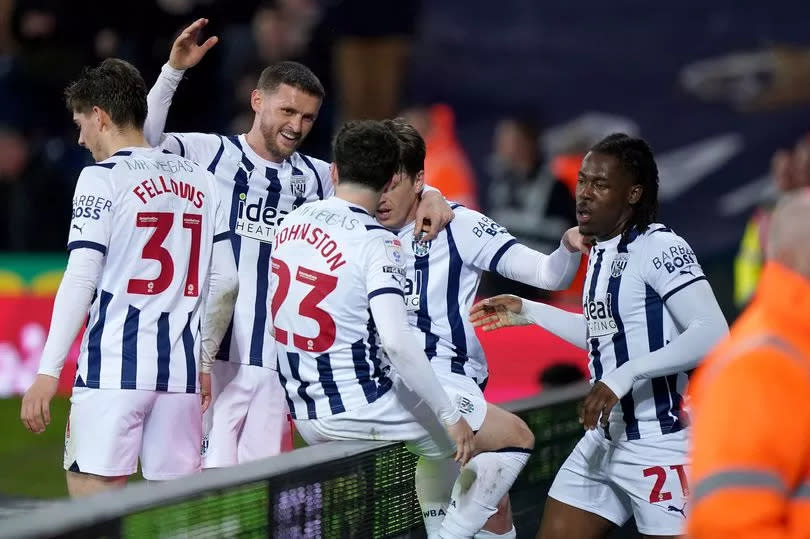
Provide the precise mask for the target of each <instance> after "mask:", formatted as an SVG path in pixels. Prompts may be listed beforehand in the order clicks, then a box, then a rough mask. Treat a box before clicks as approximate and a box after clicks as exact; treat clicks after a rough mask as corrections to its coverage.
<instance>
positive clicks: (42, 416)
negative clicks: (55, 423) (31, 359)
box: [20, 374, 59, 434]
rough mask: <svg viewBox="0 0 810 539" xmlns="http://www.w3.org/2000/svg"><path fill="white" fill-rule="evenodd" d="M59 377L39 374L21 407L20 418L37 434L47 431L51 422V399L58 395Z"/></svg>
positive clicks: (26, 393) (24, 397)
mask: <svg viewBox="0 0 810 539" xmlns="http://www.w3.org/2000/svg"><path fill="white" fill-rule="evenodd" d="M58 385H59V379H58V378H54V377H53V376H48V375H47V374H38V375H37V377H36V380H34V383H33V384H32V385H31V387H29V388H28V391H26V392H25V395H24V396H23V399H22V406H21V407H20V419H21V420H22V422H23V425H25V428H27V429H28V430H30V431H31V432H35V433H37V434H40V433H43V432H45V428H46V427H47V426H48V425H50V423H51V399H53V396H54V395H56V388H57V387H58Z"/></svg>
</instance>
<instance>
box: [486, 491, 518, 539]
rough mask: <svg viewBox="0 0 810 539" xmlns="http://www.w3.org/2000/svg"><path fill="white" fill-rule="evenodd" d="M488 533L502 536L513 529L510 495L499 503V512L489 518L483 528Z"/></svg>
mask: <svg viewBox="0 0 810 539" xmlns="http://www.w3.org/2000/svg"><path fill="white" fill-rule="evenodd" d="M483 529H484V530H486V531H488V532H492V533H495V534H498V535H502V534H504V533H506V532H508V531H509V530H511V529H512V508H511V506H510V505H509V495H508V494H507V495H505V496H504V497H503V498H501V501H499V502H498V505H497V511H496V512H495V514H494V515H492V516H491V517H489V520H487V523H486V525H485V526H484V528H483Z"/></svg>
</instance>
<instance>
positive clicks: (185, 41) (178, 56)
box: [169, 19, 219, 69]
mask: <svg viewBox="0 0 810 539" xmlns="http://www.w3.org/2000/svg"><path fill="white" fill-rule="evenodd" d="M206 24H208V19H197V20H196V21H194V22H193V23H191V24H190V25H189V26H188V27H186V28H184V29H183V31H182V32H180V35H179V36H177V39H175V40H174V44H173V45H172V51H171V52H170V53H169V65H170V66H172V67H173V68H174V69H188V68H190V67H194V66H195V65H197V64H198V63H199V61H200V60H202V57H203V56H205V53H207V52H208V51H209V50H210V49H211V47H213V46H214V45H216V44H217V42H218V41H219V38H218V37H217V36H211V37H209V38H208V39H206V40H205V41H204V42H203V43H202V45H198V44H197V40H198V39H199V37H200V32H201V31H202V29H203V28H204V27H205V25H206Z"/></svg>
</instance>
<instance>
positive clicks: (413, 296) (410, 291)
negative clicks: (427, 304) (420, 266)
mask: <svg viewBox="0 0 810 539" xmlns="http://www.w3.org/2000/svg"><path fill="white" fill-rule="evenodd" d="M403 288H404V289H405V309H407V310H408V311H418V310H419V305H420V297H421V294H422V270H416V273H414V279H413V280H411V279H405V286H404V287H403Z"/></svg>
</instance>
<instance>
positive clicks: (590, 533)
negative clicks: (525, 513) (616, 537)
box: [536, 497, 616, 539]
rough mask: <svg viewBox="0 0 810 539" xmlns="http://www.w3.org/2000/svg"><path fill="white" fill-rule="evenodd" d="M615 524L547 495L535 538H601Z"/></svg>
mask: <svg viewBox="0 0 810 539" xmlns="http://www.w3.org/2000/svg"><path fill="white" fill-rule="evenodd" d="M615 526H616V525H615V524H614V523H612V522H611V521H609V520H608V519H606V518H602V517H600V516H599V515H596V514H594V513H590V512H588V511H585V510H584V509H579V508H577V507H573V506H570V505H568V504H566V503H563V502H561V501H559V500H555V499H554V498H552V497H548V498H546V508H545V510H544V512H543V522H541V523H540V529H539V530H538V532H537V538H536V539H569V538H570V537H577V538H578V539H603V538H604V537H607V534H608V533H610V530H612V529H613V528H614V527H615Z"/></svg>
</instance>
